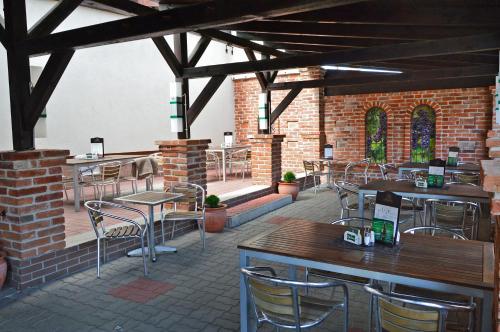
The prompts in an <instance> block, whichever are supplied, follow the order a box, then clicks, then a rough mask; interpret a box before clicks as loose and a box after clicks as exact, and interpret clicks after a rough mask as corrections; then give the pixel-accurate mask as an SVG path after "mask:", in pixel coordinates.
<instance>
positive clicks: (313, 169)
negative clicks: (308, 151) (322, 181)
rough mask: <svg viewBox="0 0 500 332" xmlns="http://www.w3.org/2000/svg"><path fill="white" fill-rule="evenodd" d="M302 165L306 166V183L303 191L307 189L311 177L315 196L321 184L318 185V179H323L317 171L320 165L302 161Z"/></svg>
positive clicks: (303, 185)
mask: <svg viewBox="0 0 500 332" xmlns="http://www.w3.org/2000/svg"><path fill="white" fill-rule="evenodd" d="M302 165H303V166H304V172H305V177H304V182H303V184H302V190H305V189H306V184H307V180H308V178H309V177H311V176H312V179H313V184H314V194H315V195H316V192H317V191H318V185H319V183H316V178H317V177H321V175H323V174H322V173H321V172H320V171H318V170H317V168H318V165H317V164H316V163H315V162H314V161H311V160H302Z"/></svg>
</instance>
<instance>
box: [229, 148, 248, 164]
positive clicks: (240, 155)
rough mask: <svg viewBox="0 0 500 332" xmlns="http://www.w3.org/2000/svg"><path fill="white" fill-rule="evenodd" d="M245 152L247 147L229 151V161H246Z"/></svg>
mask: <svg viewBox="0 0 500 332" xmlns="http://www.w3.org/2000/svg"><path fill="white" fill-rule="evenodd" d="M247 152H248V149H240V150H236V151H233V152H231V154H230V159H231V161H233V162H234V161H246V160H247Z"/></svg>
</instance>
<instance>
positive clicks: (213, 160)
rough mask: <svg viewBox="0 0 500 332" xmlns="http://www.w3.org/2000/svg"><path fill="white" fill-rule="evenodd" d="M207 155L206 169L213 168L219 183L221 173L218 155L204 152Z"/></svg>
mask: <svg viewBox="0 0 500 332" xmlns="http://www.w3.org/2000/svg"><path fill="white" fill-rule="evenodd" d="M206 153H207V168H209V167H210V166H212V165H213V166H215V171H216V172H217V178H218V179H219V181H220V178H221V175H222V172H221V160H220V158H219V155H218V154H217V152H215V151H209V150H207V151H206Z"/></svg>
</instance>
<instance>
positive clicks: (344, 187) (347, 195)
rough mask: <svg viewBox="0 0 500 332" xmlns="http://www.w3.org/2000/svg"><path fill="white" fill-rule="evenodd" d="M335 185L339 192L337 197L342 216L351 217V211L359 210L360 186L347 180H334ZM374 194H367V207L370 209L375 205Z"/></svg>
mask: <svg viewBox="0 0 500 332" xmlns="http://www.w3.org/2000/svg"><path fill="white" fill-rule="evenodd" d="M333 186H334V187H335V191H336V192H337V197H338V199H339V202H340V207H341V211H340V218H344V212H345V213H346V217H347V218H349V217H350V213H351V211H353V212H358V188H359V186H358V185H357V184H354V183H350V182H346V181H334V182H333ZM374 197H375V196H374V195H365V209H366V210H368V209H370V208H371V207H373V203H374V200H373V199H374Z"/></svg>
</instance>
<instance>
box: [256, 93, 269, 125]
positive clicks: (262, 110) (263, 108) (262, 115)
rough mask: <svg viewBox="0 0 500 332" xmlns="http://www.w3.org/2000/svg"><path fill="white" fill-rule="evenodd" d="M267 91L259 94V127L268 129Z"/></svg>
mask: <svg viewBox="0 0 500 332" xmlns="http://www.w3.org/2000/svg"><path fill="white" fill-rule="evenodd" d="M267 106H268V105H267V93H260V94H259V117H258V120H259V129H260V130H266V129H267V128H268V122H269V118H268V117H267Z"/></svg>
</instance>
